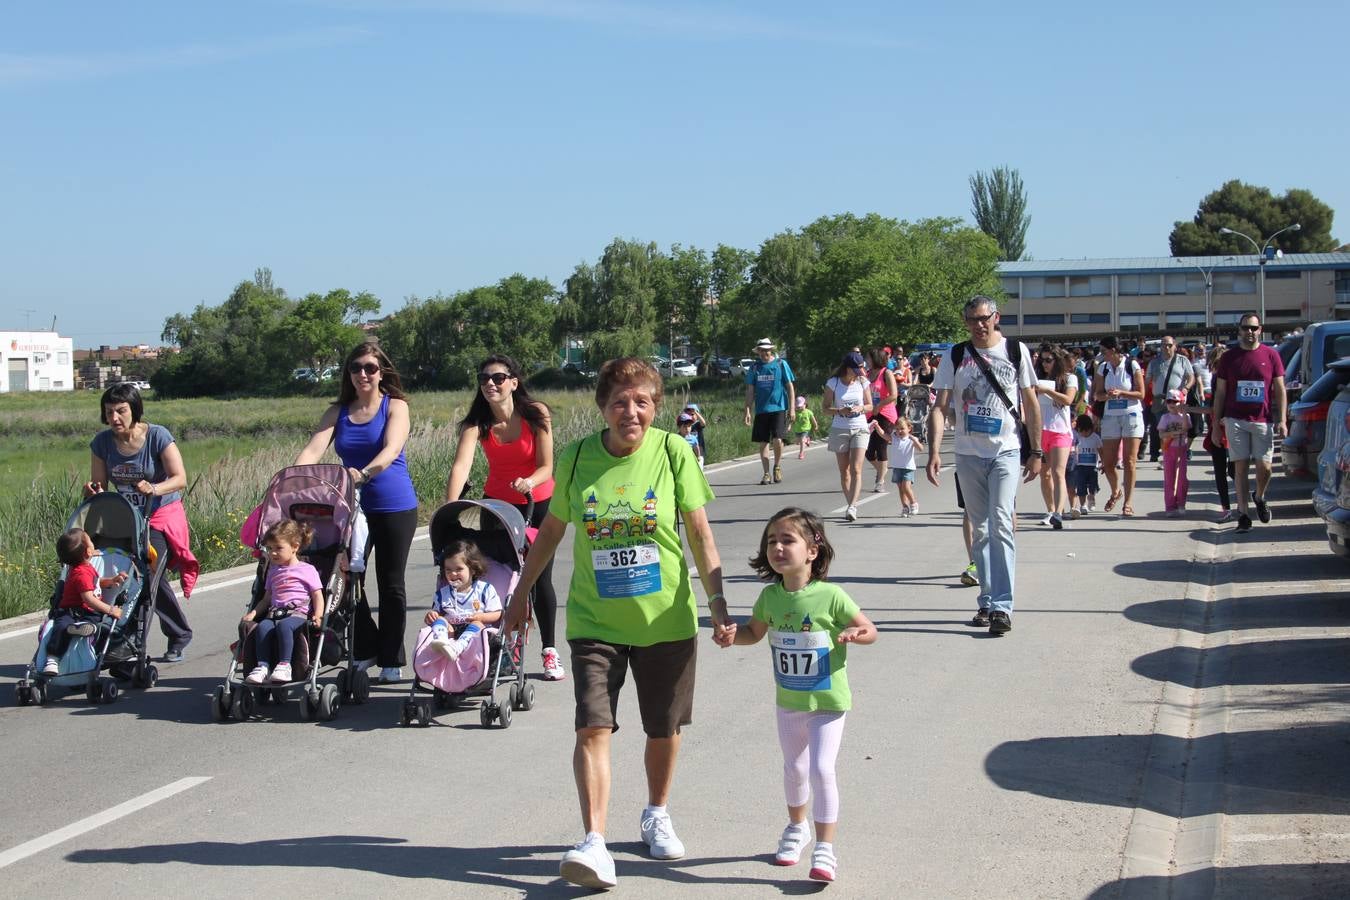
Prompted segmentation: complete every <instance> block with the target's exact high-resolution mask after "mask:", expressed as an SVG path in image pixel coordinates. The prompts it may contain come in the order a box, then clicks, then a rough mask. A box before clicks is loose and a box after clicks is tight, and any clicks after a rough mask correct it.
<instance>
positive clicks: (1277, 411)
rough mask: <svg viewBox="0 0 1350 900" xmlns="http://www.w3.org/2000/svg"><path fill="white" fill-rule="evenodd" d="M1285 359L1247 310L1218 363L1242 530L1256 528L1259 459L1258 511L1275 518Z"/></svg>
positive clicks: (1218, 405) (1217, 412) (1219, 404)
mask: <svg viewBox="0 0 1350 900" xmlns="http://www.w3.org/2000/svg"><path fill="white" fill-rule="evenodd" d="M1285 408H1286V407H1285V394H1284V363H1283V362H1282V361H1281V360H1280V354H1279V353H1278V352H1276V350H1275V348H1273V347H1267V346H1266V345H1265V344H1263V343H1261V319H1260V317H1259V316H1257V315H1256V313H1247V314H1246V315H1245V316H1243V317H1242V318H1241V319H1239V320H1238V344H1237V346H1236V347H1233V348H1231V349H1230V350H1227V351H1226V352H1224V354H1223V355H1222V356H1220V357H1219V362H1218V364H1217V365H1215V367H1214V407H1213V413H1212V415H1213V416H1214V417H1215V419H1214V421H1212V422H1211V425H1212V426H1213V425H1217V424H1218V421H1217V419H1218V418H1219V417H1222V419H1223V427H1224V429H1225V431H1226V434H1227V436H1228V458H1229V459H1231V460H1232V461H1233V474H1234V476H1235V479H1234V480H1235V481H1236V482H1237V504H1238V526H1237V530H1238V531H1239V532H1247V531H1251V529H1252V519H1251V516H1250V515H1249V514H1248V509H1247V503H1248V498H1249V497H1250V496H1251V494H1250V493H1249V491H1250V488H1249V487H1248V481H1247V473H1248V470H1249V468H1250V467H1251V464H1252V463H1253V462H1254V463H1255V464H1256V498H1255V504H1256V515H1257V517H1258V518H1260V520H1261V521H1262V522H1269V521H1270V507H1268V506H1267V505H1266V486H1267V485H1269V484H1270V468H1271V466H1270V464H1271V460H1272V459H1273V457H1274V455H1275V438H1277V437H1283V436H1284V414H1285Z"/></svg>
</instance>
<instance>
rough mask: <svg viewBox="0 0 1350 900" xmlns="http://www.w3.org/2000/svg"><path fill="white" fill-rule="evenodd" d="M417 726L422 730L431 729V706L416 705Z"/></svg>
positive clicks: (426, 704) (425, 704)
mask: <svg viewBox="0 0 1350 900" xmlns="http://www.w3.org/2000/svg"><path fill="white" fill-rule="evenodd" d="M417 724H418V725H420V726H421V727H423V728H430V727H431V706H430V704H428V703H419V704H417Z"/></svg>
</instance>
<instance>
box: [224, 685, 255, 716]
mask: <svg viewBox="0 0 1350 900" xmlns="http://www.w3.org/2000/svg"><path fill="white" fill-rule="evenodd" d="M252 712H253V692H252V691H250V690H249V689H248V688H243V687H241V688H239V689H238V690H236V691H235V692H234V697H233V699H232V700H231V702H230V717H231V718H233V719H234V720H235V721H236V722H244V721H247V720H248V717H249V715H250V714H251V713H252Z"/></svg>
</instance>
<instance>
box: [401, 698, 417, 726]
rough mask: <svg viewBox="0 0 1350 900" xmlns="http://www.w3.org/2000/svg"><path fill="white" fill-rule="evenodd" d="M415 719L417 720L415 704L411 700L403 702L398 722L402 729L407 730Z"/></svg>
mask: <svg viewBox="0 0 1350 900" xmlns="http://www.w3.org/2000/svg"><path fill="white" fill-rule="evenodd" d="M415 718H417V704H415V703H413V702H412V701H411V700H405V701H403V711H402V712H401V713H400V714H399V721H400V722H402V723H403V727H404V728H407V727H408V726H409V725H411V724H412V723H413V719H415Z"/></svg>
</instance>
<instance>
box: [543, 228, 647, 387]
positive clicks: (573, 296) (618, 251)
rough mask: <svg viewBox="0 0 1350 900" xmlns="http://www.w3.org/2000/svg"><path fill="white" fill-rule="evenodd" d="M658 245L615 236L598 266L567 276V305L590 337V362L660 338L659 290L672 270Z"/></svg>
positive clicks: (634, 351) (640, 351)
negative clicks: (669, 268) (658, 335)
mask: <svg viewBox="0 0 1350 900" xmlns="http://www.w3.org/2000/svg"><path fill="white" fill-rule="evenodd" d="M661 257H662V253H661V251H660V250H658V249H657V247H656V244H651V243H649V244H642V243H639V242H637V241H625V240H623V239H621V238H615V239H614V240H613V241H611V242H610V244H609V246H608V247H606V248H605V252H604V253H603V254H602V255H601V257H600V261H599V262H598V263H597V264H596V265H595V266H594V267H591V266H588V265H585V264H582V265H578V266H577V267H576V270H575V271H573V273H572V275H571V276H570V277H569V278H568V279H567V283H566V285H565V287H564V290H563V297H564V299H563V305H564V306H566V307H567V314H568V316H569V317H571V316H573V315H575V316H576V319H577V333H578V334H582V335H585V337H586V342H587V343H586V359H587V360H588V361H589V362H591V363H598V362H600V361H601V360H606V359H614V358H615V357H619V356H630V355H634V356H643V355H646V354H647V353H650V352H651V348H652V345H653V344H655V343H656V338H657V325H658V321H657V320H658V318H659V312H660V311H659V310H658V289H659V288H660V287H661V286H662V279H663V278H666V277H668V275H669V271H668V270H663V268H662V264H661V263H660V262H659V260H660V259H661Z"/></svg>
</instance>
